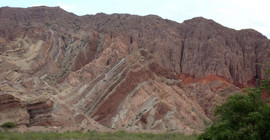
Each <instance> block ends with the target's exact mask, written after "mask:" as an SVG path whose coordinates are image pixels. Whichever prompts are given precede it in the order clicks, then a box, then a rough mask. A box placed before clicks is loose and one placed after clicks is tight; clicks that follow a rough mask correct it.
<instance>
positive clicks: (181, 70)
mask: <svg viewBox="0 0 270 140" xmlns="http://www.w3.org/2000/svg"><path fill="white" fill-rule="evenodd" d="M186 37H187V31H186V32H185V37H184V40H182V46H181V56H180V73H183V55H184V50H185V40H186Z"/></svg>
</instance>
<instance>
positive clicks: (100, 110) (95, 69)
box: [0, 7, 270, 133]
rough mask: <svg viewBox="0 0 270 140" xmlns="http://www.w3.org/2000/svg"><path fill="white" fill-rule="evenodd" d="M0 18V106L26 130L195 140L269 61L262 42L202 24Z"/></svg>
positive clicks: (7, 13)
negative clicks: (170, 133)
mask: <svg viewBox="0 0 270 140" xmlns="http://www.w3.org/2000/svg"><path fill="white" fill-rule="evenodd" d="M0 19H1V20H0V72H1V74H0V80H1V83H0V96H1V97H0V108H7V109H8V110H9V111H11V112H10V113H9V114H11V115H14V114H12V111H13V113H14V110H15V109H17V110H18V109H19V110H21V111H20V112H17V114H16V113H15V116H24V117H22V119H21V120H20V119H19V120H18V119H17V120H14V121H15V122H16V123H18V124H26V125H29V126H33V125H59V126H61V125H64V126H76V127H85V128H100V129H106V128H115V129H120V128H124V129H131V130H138V129H141V130H144V129H146V130H177V131H181V132H186V133H191V132H192V131H196V132H199V131H201V130H203V129H204V127H205V126H206V125H207V124H208V123H209V122H210V120H211V116H212V113H213V107H214V106H215V105H216V104H219V103H221V102H223V101H224V100H225V99H226V97H227V96H228V95H229V94H231V93H233V92H237V91H240V89H239V88H238V87H239V86H241V87H242V86H245V85H250V84H255V83H254V82H255V81H256V79H260V78H263V71H264V67H265V64H266V63H267V62H268V61H269V60H270V44H269V40H268V39H267V38H266V37H265V36H263V35H262V34H260V33H258V32H256V31H254V30H251V29H248V30H240V31H236V30H233V29H229V28H226V27H223V26H222V25H220V24H218V23H215V22H214V21H212V20H208V19H204V18H202V17H198V18H193V19H190V20H187V21H184V22H183V23H181V24H179V23H176V22H173V21H169V20H164V19H162V18H160V17H157V16H154V15H149V16H145V17H140V16H134V15H120V14H113V15H106V14H102V13H101V14H97V15H86V16H81V17H79V16H76V15H74V14H72V13H67V12H65V11H64V10H62V9H60V8H58V7H55V8H49V7H34V8H27V9H19V8H8V7H4V8H0ZM255 64H258V65H255ZM237 86H238V87H237ZM4 112H5V110H2V109H1V111H0V114H1V116H0V123H4V122H5V121H6V119H5V118H7V117H8V115H5V116H7V117H3V115H2V114H5V113H4ZM63 116H65V117H63Z"/></svg>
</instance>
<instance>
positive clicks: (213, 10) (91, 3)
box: [0, 0, 270, 38]
mask: <svg viewBox="0 0 270 140" xmlns="http://www.w3.org/2000/svg"><path fill="white" fill-rule="evenodd" d="M40 5H46V6H60V7H62V8H63V9H65V10H67V11H69V12H72V13H75V14H77V15H86V14H96V13H100V12H103V13H107V14H112V13H129V14H136V15H142V16H143V15H148V14H155V15H158V16H161V17H162V18H166V19H171V20H174V21H177V22H179V23H181V22H183V20H186V19H190V18H193V17H197V16H202V17H205V18H208V19H213V20H214V21H216V22H218V23H220V24H222V25H224V26H227V27H230V28H234V29H237V30H239V29H244V28H253V29H255V30H257V31H259V32H261V33H262V34H264V35H266V36H267V37H268V38H270V16H269V14H270V1H269V0H133V1H131V0H0V7H3V6H9V7H31V6H40ZM0 20H1V19H0Z"/></svg>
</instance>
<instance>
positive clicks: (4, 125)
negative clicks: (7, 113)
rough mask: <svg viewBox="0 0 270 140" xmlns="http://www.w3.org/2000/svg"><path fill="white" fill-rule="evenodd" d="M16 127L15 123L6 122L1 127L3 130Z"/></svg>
mask: <svg viewBox="0 0 270 140" xmlns="http://www.w3.org/2000/svg"><path fill="white" fill-rule="evenodd" d="M16 126H17V125H16V124H15V123H14V122H6V123H3V124H2V125H1V127H2V128H15V127H16Z"/></svg>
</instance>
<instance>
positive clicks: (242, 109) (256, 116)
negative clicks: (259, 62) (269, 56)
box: [199, 70, 270, 140]
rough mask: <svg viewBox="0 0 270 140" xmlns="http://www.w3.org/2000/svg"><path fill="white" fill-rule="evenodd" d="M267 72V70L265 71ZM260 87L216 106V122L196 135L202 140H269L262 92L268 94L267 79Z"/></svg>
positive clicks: (269, 82) (269, 83) (268, 117)
mask: <svg viewBox="0 0 270 140" xmlns="http://www.w3.org/2000/svg"><path fill="white" fill-rule="evenodd" d="M268 72H270V70H268ZM261 82H262V84H261V86H260V87H255V88H249V89H246V93H247V94H244V93H242V94H235V95H232V96H230V97H228V98H227V101H226V102H225V103H224V104H222V105H220V106H217V107H216V112H215V116H216V118H215V119H216V120H215V121H214V122H213V124H212V126H210V127H209V128H207V129H206V130H205V132H204V133H203V134H201V135H200V136H199V139H201V140H269V139H270V106H269V105H268V104H267V101H266V100H264V99H263V98H262V93H264V92H267V93H268V94H270V79H266V80H262V81H261Z"/></svg>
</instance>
